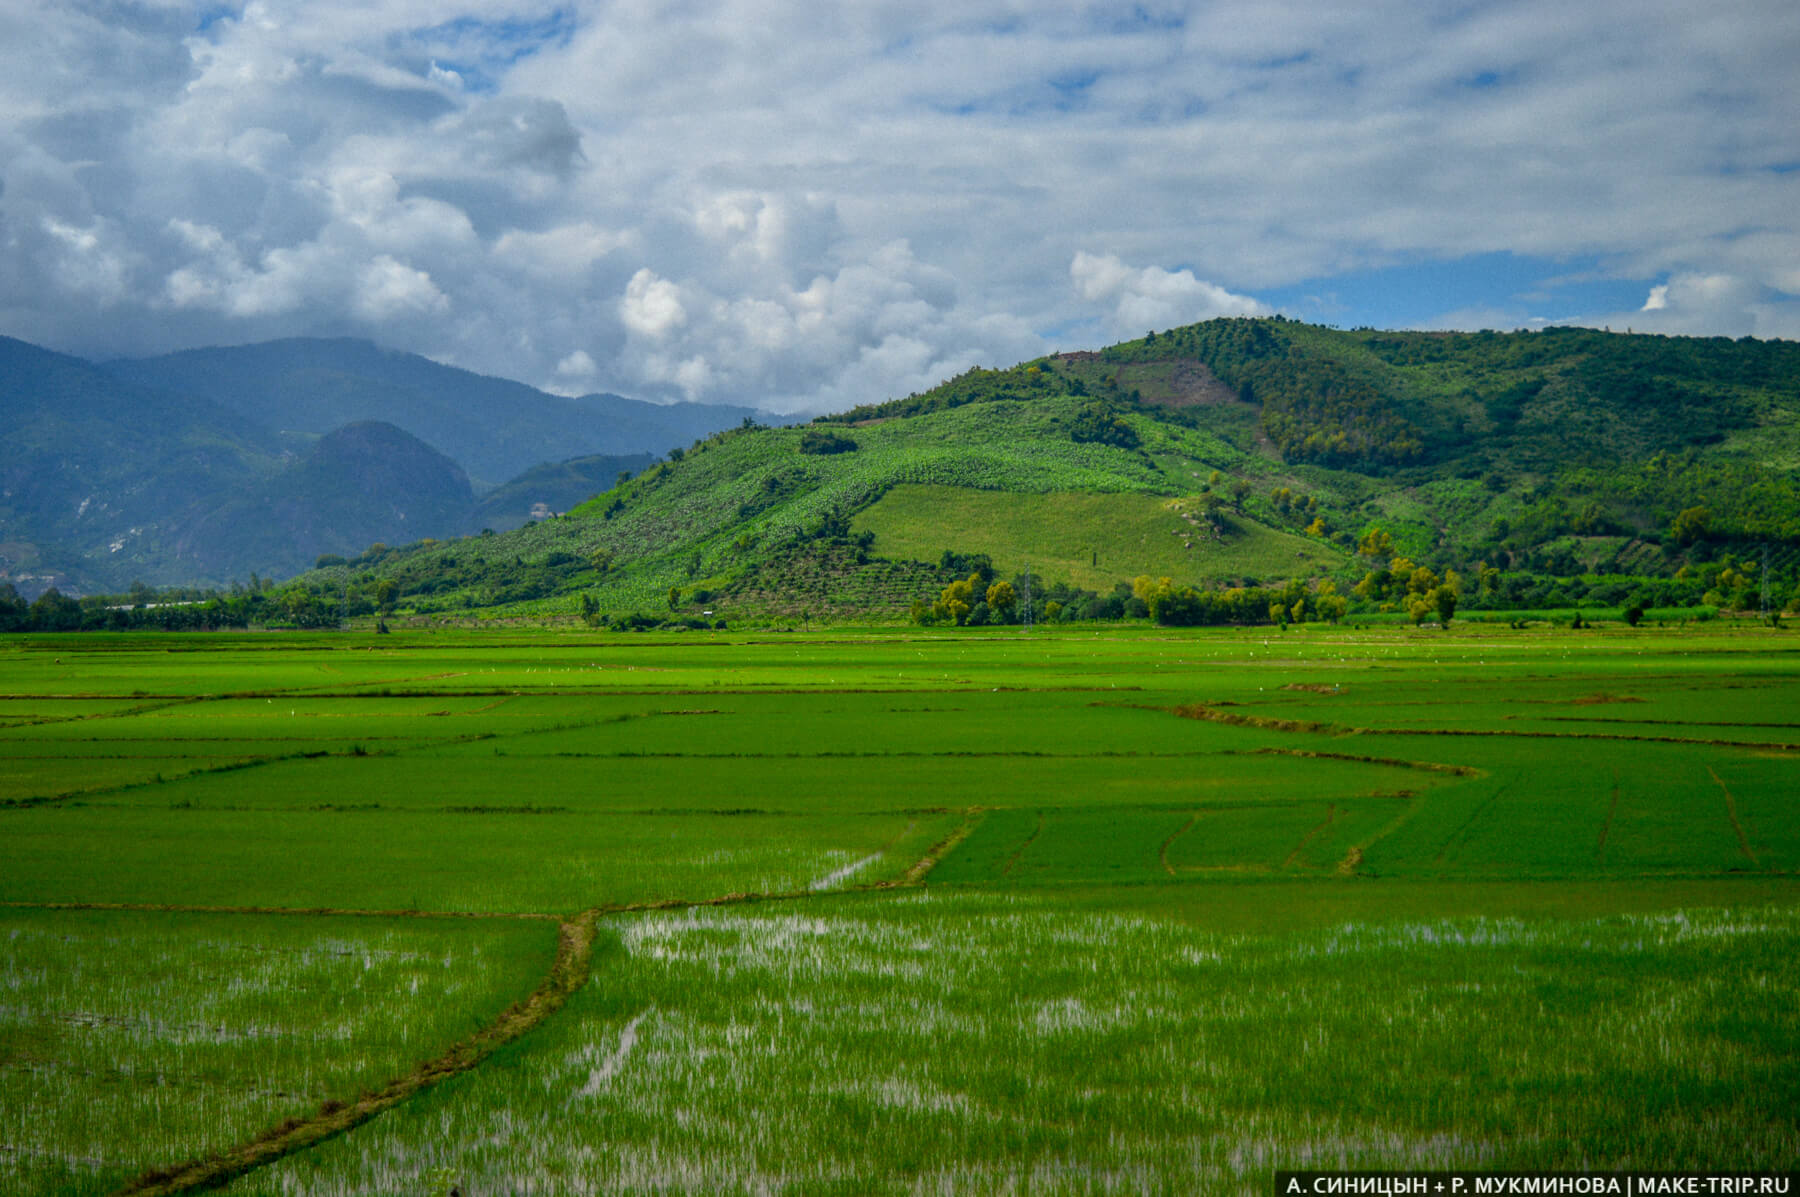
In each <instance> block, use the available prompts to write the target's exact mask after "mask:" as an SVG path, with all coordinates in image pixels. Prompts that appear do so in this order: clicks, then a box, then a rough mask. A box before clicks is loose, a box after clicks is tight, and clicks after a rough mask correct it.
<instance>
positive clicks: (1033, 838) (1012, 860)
mask: <svg viewBox="0 0 1800 1197" xmlns="http://www.w3.org/2000/svg"><path fill="white" fill-rule="evenodd" d="M1043 834H1044V812H1043V811H1039V812H1038V813H1037V826H1036V827H1033V828H1032V829H1031V834H1030V835H1028V836H1026V837H1025V842H1024V843H1022V844H1020V845H1019V849H1018V851H1016V852H1014V853H1013V854H1012V855H1011V856H1009V857H1007V858H1006V867H1005V868H1003V869H1001V870H1000V875H1001V876H1002V877H1010V876H1012V871H1013V866H1014V865H1016V864H1018V863H1019V861H1020V859H1021V858H1023V857H1024V855H1025V854H1026V853H1027V852H1029V851H1031V845H1033V844H1035V843H1037V838H1038V836H1040V835H1043ZM1165 863H1166V862H1165Z"/></svg>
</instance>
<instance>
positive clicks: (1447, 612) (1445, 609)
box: [1427, 586, 1456, 628]
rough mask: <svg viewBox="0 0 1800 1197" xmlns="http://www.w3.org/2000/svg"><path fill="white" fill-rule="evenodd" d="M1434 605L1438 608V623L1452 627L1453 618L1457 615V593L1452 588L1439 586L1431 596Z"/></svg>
mask: <svg viewBox="0 0 1800 1197" xmlns="http://www.w3.org/2000/svg"><path fill="white" fill-rule="evenodd" d="M1427 597H1429V598H1430V599H1431V602H1432V605H1433V606H1435V607H1436V608H1437V616H1438V623H1439V624H1441V625H1443V626H1444V627H1446V628H1447V627H1449V626H1450V618H1451V616H1453V615H1455V614H1456V591H1455V589H1454V588H1452V587H1450V586H1439V587H1438V588H1437V589H1435V590H1433V591H1432V592H1431V593H1430V595H1429V596H1427Z"/></svg>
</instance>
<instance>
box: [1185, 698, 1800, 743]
mask: <svg viewBox="0 0 1800 1197" xmlns="http://www.w3.org/2000/svg"><path fill="white" fill-rule="evenodd" d="M1167 709H1171V710H1172V711H1173V713H1174V714H1176V715H1179V716H1181V717H1182V718H1183V719H1201V720H1205V721H1206V722H1209V723H1223V724H1227V725H1228V726H1231V727H1254V728H1257V729H1259V730H1262V731H1277V732H1300V733H1309V734H1312V735H1322V736H1446V737H1458V736H1461V737H1469V738H1482V739H1485V738H1499V739H1513V740H1616V741H1621V742H1625V743H1633V744H1701V745H1705V746H1707V747H1710V748H1761V749H1771V750H1774V751H1778V752H1800V744H1790V743H1783V742H1776V741H1763V740H1719V739H1701V738H1699V737H1696V736H1644V735H1627V734H1626V733H1624V732H1560V731H1525V730H1522V729H1519V728H1488V727H1353V726H1350V725H1348V724H1343V723H1321V722H1319V721H1317V720H1312V719H1274V718H1270V717H1269V716H1266V715H1240V714H1238V713H1237V712H1236V711H1222V710H1220V709H1219V708H1217V707H1211V706H1207V705H1206V704H1205V703H1201V702H1192V703H1184V704H1182V705H1180V706H1177V707H1173V708H1167Z"/></svg>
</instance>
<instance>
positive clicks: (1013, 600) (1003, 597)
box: [987, 581, 1019, 623]
mask: <svg viewBox="0 0 1800 1197" xmlns="http://www.w3.org/2000/svg"><path fill="white" fill-rule="evenodd" d="M987 605H988V610H990V611H992V612H993V613H994V616H995V618H996V619H997V620H998V621H999V622H1001V623H1011V622H1012V615H1013V610H1014V608H1016V607H1017V606H1018V605H1019V595H1018V592H1017V591H1016V590H1014V589H1013V584H1012V583H1011V582H1005V581H1001V582H995V583H994V584H993V585H992V586H989V587H988V588H987Z"/></svg>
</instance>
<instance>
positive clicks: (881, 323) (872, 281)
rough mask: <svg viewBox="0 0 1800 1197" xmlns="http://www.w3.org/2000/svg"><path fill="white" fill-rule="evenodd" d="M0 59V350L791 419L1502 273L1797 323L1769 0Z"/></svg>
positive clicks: (1650, 321)
mask: <svg viewBox="0 0 1800 1197" xmlns="http://www.w3.org/2000/svg"><path fill="white" fill-rule="evenodd" d="M0 46H4V47H5V48H4V49H0V60H3V62H4V65H5V68H6V69H5V71H4V72H0V332H5V333H9V334H11V335H15V336H20V337H24V338H26V339H29V340H33V341H37V342H40V343H46V344H52V345H56V346H58V347H60V348H64V349H68V350H72V351H76V352H81V353H87V354H99V355H104V354H111V353H144V352H154V351H160V350H166V349H174V348H180V347H185V346H191V345H198V344H206V343H220V342H225V343H230V342H242V341H249V340H256V339H261V338H267V337H274V336H284V335H294V334H323V335H330V334H353V335H365V336H374V337H378V338H379V339H381V340H383V341H384V342H387V343H391V344H395V345H399V346H402V347H405V348H407V349H411V350H415V351H418V352H423V353H427V354H430V355H432V356H434V357H437V358H439V359H441V360H446V361H451V362H455V363H457V364H461V365H465V366H469V367H471V368H475V369H480V370H484V371H488V372H491V373H496V374H502V375H506V376H509V377H516V378H520V379H523V380H525V381H528V382H532V383H535V384H539V385H543V386H547V387H554V388H556V389H559V390H565V391H568V390H576V389H587V388H592V389H597V390H614V391H623V392H627V393H636V394H646V395H653V396H660V397H663V398H670V399H673V398H684V397H696V398H708V399H716V400H744V399H749V400H757V401H766V402H769V403H770V404H772V405H774V406H776V407H778V408H790V409H794V408H806V409H818V408H822V407H830V406H835V405H839V404H843V403H847V402H860V401H867V400H871V399H878V398H881V397H883V396H885V395H887V394H891V393H894V392H895V391H899V392H900V393H904V392H905V391H907V390H912V389H918V388H920V387H922V386H925V385H928V384H929V383H931V382H933V381H936V380H937V379H938V378H941V377H942V376H943V374H944V373H946V372H950V373H954V372H955V371H957V370H960V369H962V368H964V367H966V366H968V365H971V364H975V363H977V362H980V363H988V364H993V363H998V362H1005V361H1010V360H1016V359H1017V358H1019V357H1022V356H1026V355H1029V354H1031V353H1035V352H1040V351H1043V350H1045V349H1048V348H1051V347H1054V346H1057V345H1060V346H1063V347H1068V346H1069V345H1072V344H1076V343H1086V342H1098V341H1101V340H1104V339H1108V338H1110V337H1112V336H1116V335H1123V334H1126V333H1141V332H1142V331H1143V329H1144V328H1148V327H1157V326H1163V325H1167V324H1170V323H1176V322H1180V321H1184V320H1191V319H1198V318H1202V317H1204V316H1207V315H1213V314H1220V313H1225V312H1234V311H1246V312H1253V311H1262V310H1268V309H1269V308H1271V307H1274V306H1281V305H1282V304H1286V303H1292V302H1298V301H1293V300H1286V301H1279V303H1278V302H1277V301H1274V300H1272V299H1271V298H1270V297H1271V296H1272V295H1274V294H1276V293H1277V292H1284V293H1285V292H1287V291H1292V290H1293V289H1294V288H1302V287H1305V286H1315V285H1316V286H1315V289H1322V288H1323V287H1324V286H1327V285H1329V283H1330V281H1331V280H1333V279H1336V278H1346V277H1351V276H1355V275H1358V274H1359V273H1366V272H1371V271H1380V270H1382V269H1385V268H1391V267H1394V266H1396V265H1401V264H1405V263H1414V262H1438V263H1455V262H1457V261H1459V260H1462V259H1465V258H1469V259H1473V258H1476V257H1478V256H1480V255H1493V254H1507V255H1514V256H1516V257H1519V258H1522V259H1528V260H1530V261H1532V262H1541V263H1542V270H1541V272H1540V273H1541V274H1542V276H1543V278H1542V280H1541V281H1542V285H1541V286H1537V287H1533V288H1518V287H1499V288H1498V289H1497V290H1496V293H1494V294H1492V295H1489V296H1484V297H1483V300H1482V308H1483V311H1484V314H1485V313H1491V314H1492V315H1493V316H1494V318H1496V319H1498V320H1501V321H1509V322H1514V323H1529V322H1531V321H1532V320H1534V319H1554V320H1593V321H1595V322H1602V321H1611V322H1613V323H1615V324H1622V323H1626V321H1625V320H1623V319H1621V318H1620V316H1621V315H1629V316H1631V317H1632V321H1633V323H1634V326H1635V327H1639V328H1646V327H1655V328H1659V329H1667V330H1669V331H1692V332H1720V333H1729V334H1732V335H1740V334H1742V333H1754V334H1756V335H1761V336H1771V335H1788V336H1793V335H1800V265H1797V263H1800V217H1796V215H1795V214H1796V212H1800V132H1797V130H1800V92H1797V91H1796V89H1794V88H1793V87H1792V85H1791V78H1792V68H1791V64H1792V63H1793V62H1794V61H1797V60H1800V10H1796V9H1795V8H1794V6H1793V5H1792V4H1791V3H1787V2H1786V0H1724V2H1722V3H1717V4H1712V5H1708V6H1706V8H1705V9H1704V10H1700V9H1696V8H1695V7H1694V6H1693V5H1691V4H1689V3H1686V2H1685V0H1633V2H1632V3H1625V2H1624V0H1600V2H1597V3H1593V4H1585V5H1568V4H1553V3H1548V2H1547V0H1516V2H1511V3H1480V4H1473V5H1469V4H1451V3H1447V2H1446V3H1436V4H1427V5H1420V4H1414V3H1403V2H1401V0H1378V2H1377V3H1374V4H1365V5H1358V6H1355V7H1354V9H1346V8H1341V7H1335V8H1334V7H1332V6H1324V7H1321V6H1319V5H1316V4H1301V3H1297V2H1294V3H1289V2H1285V0H1282V2H1276V3H1269V4H1260V5H1257V6H1255V7H1254V9H1251V10H1246V9H1244V8H1243V7H1242V6H1227V5H1224V4H1209V3H1192V4H1150V5H1140V6H1134V7H1130V8H1125V7H1110V6H1102V7H1098V8H1096V7H1093V6H1089V5H1075V4H1068V5H1060V4H1056V5H1032V6H1029V7H1028V8H1021V7H1019V6H1018V5H1016V4H1005V3H984V2H980V0H977V2H976V3H973V4H971V3H968V2H959V3H955V4H951V3H948V2H947V0H946V2H943V3H926V4H917V3H908V4H905V5H901V4H897V3H875V4H867V5H854V6H841V7H840V8H839V9H836V10H830V11H828V12H825V13H823V14H822V13H821V10H820V9H819V8H818V7H817V6H811V5H796V4H780V3H770V2H766V0H703V2H701V3H698V4H694V5H689V6H684V7H683V8H681V9H679V10H669V9H667V8H664V7H659V6H640V5H630V4H625V5H618V4H601V3H598V0H576V2H574V3H563V4H559V3H537V2H534V0H484V2H482V3H462V4H456V3H452V4H450V5H444V4H442V3H432V4H426V3H424V2H423V0H370V2H366V3H365V2H360V0H356V2H353V0H307V2H305V3H302V2H300V0H256V2H253V3H244V4H227V5H224V6H218V5H210V4H209V5H204V6H202V5H198V4H193V3H187V2H185V0H138V2H136V3H120V4H99V3H75V4H54V5H53V4H31V5H24V6H12V7H11V8H9V10H8V11H7V12H5V13H0ZM1578 275H1579V276H1583V277H1586V278H1589V279H1602V280H1615V281H1617V282H1618V283H1620V284H1622V285H1628V286H1629V288H1630V289H1631V290H1632V291H1633V293H1634V294H1635V295H1636V296H1637V297H1638V298H1637V299H1636V300H1633V301H1629V302H1627V301H1624V300H1623V299H1621V298H1616V297H1615V298H1613V299H1611V300H1608V301H1605V302H1602V301H1599V300H1593V299H1590V298H1589V297H1588V295H1587V293H1586V292H1582V291H1580V290H1579V289H1578V288H1575V287H1573V286H1572V285H1571V284H1569V283H1568V282H1567V280H1568V279H1569V278H1573V277H1575V276H1578ZM1497 286H1498V285H1497ZM1653 287H1655V288H1667V289H1666V290H1664V291H1660V292H1659V293H1660V294H1661V295H1662V296H1663V297H1664V298H1663V302H1662V304H1661V305H1660V306H1656V307H1652V308H1649V309H1648V310H1646V311H1644V312H1642V313H1641V314H1640V313H1638V312H1637V311H1636V308H1637V307H1638V305H1640V304H1642V303H1643V302H1644V299H1645V297H1647V296H1648V295H1649V294H1650V293H1651V288H1653ZM1296 293H1297V292H1296ZM1584 304H1585V305H1587V306H1583V305H1584ZM1457 308H1458V305H1455V304H1450V303H1446V304H1444V305H1443V307H1442V308H1441V309H1440V311H1439V312H1438V313H1436V316H1438V317H1442V318H1445V319H1448V318H1450V314H1451V313H1452V312H1453V311H1454V310H1457ZM1297 314H1300V315H1308V314H1311V313H1309V312H1307V311H1305V310H1300V311H1298V313H1297ZM1347 315H1349V317H1350V318H1351V319H1353V320H1354V319H1375V318H1377V317H1376V316H1364V315H1362V314H1361V313H1360V312H1350V313H1347Z"/></svg>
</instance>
